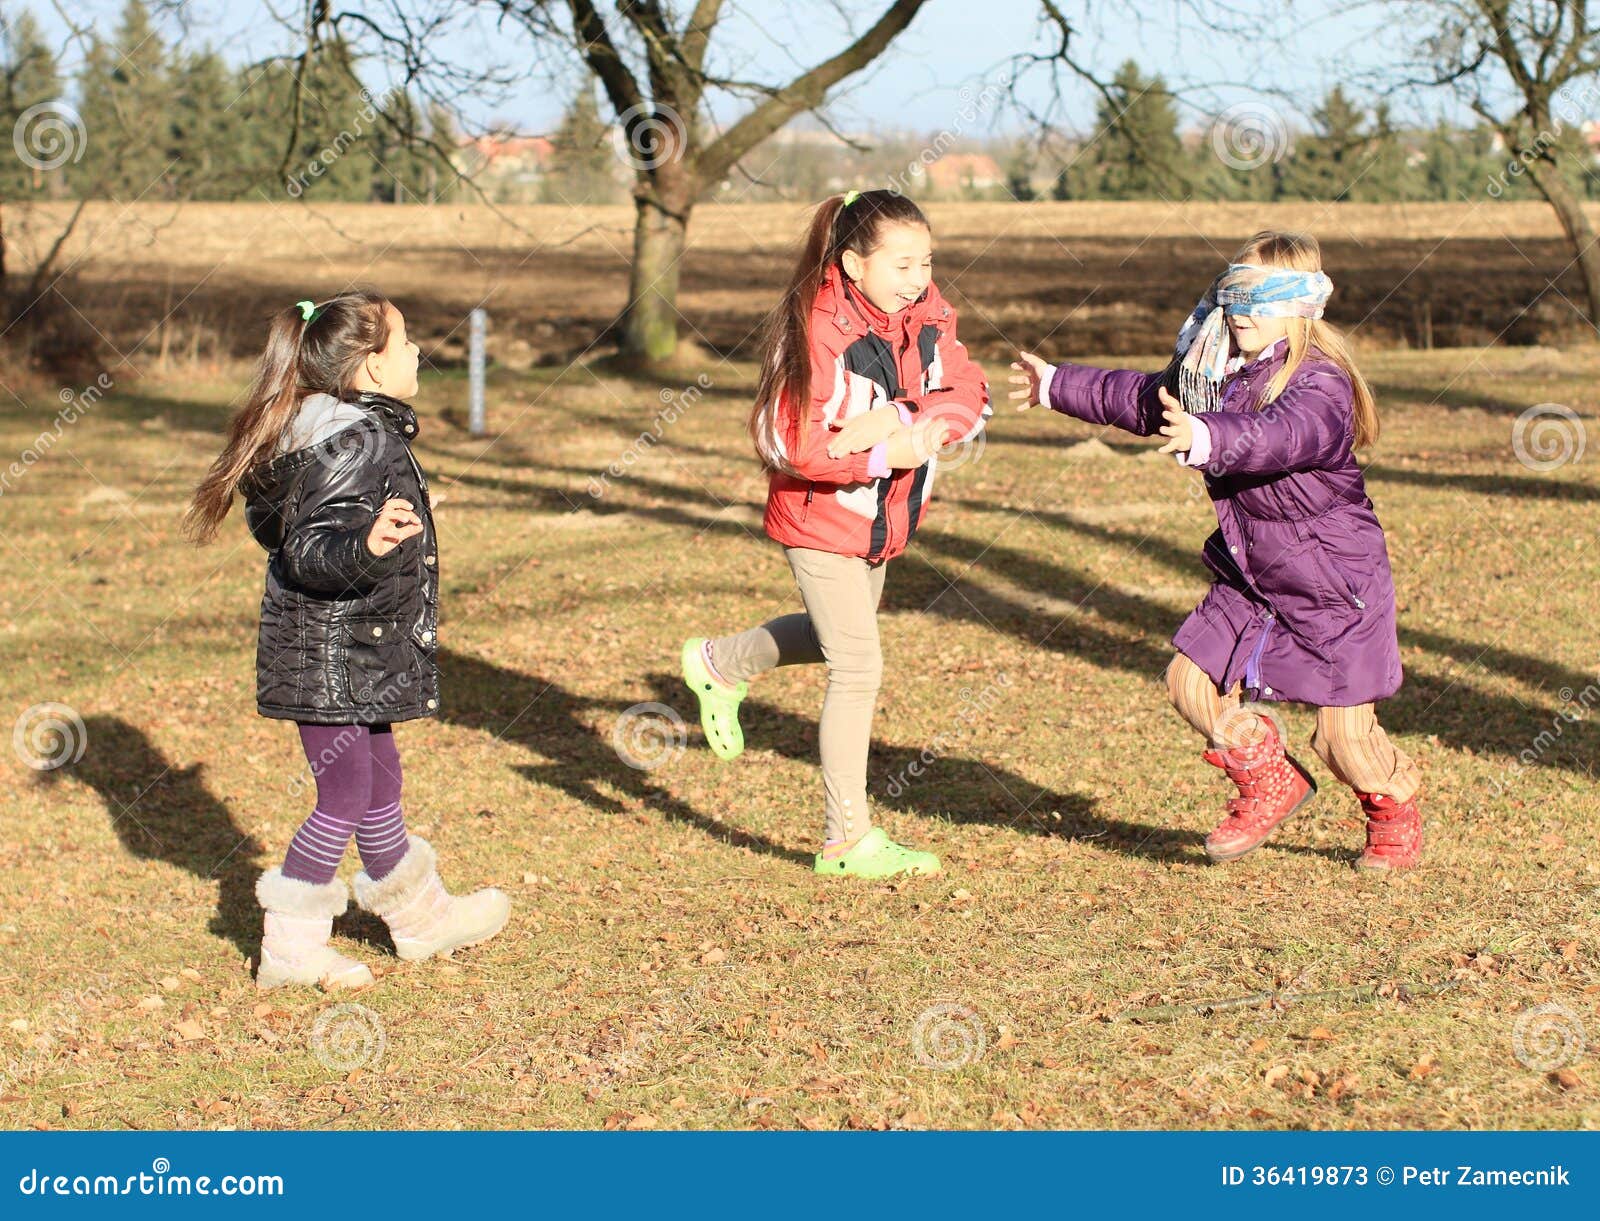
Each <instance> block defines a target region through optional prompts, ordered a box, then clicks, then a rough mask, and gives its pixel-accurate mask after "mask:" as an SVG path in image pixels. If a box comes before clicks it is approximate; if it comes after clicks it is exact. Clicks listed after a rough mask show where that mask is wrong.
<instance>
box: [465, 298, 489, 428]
mask: <svg viewBox="0 0 1600 1221" xmlns="http://www.w3.org/2000/svg"><path fill="white" fill-rule="evenodd" d="M488 330H489V315H488V314H487V313H485V312H484V311H483V310H482V309H475V310H473V311H472V314H471V321H470V323H469V325H468V328H467V334H468V341H467V378H468V381H467V386H468V405H467V431H468V432H469V433H471V434H472V435H473V436H475V437H481V436H483V435H484V434H485V433H486V432H488V431H489V429H488V425H487V424H486V423H485V421H484V410H483V360H484V356H483V349H484V339H485V337H486V336H487V334H488Z"/></svg>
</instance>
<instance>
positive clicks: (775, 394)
mask: <svg viewBox="0 0 1600 1221" xmlns="http://www.w3.org/2000/svg"><path fill="white" fill-rule="evenodd" d="M852 196H853V198H852ZM846 199H849V200H850V203H849V204H848V205H846V203H845V200H846ZM891 225H920V226H921V227H922V228H924V229H926V228H928V218H927V217H926V216H924V215H923V214H922V209H921V208H919V207H917V205H916V204H914V203H912V202H911V200H909V199H907V198H906V197H905V196H904V195H901V194H900V193H899V192H897V191H861V192H852V193H851V195H835V196H833V197H832V198H831V199H825V200H823V201H822V203H821V204H819V205H818V206H817V210H816V212H814V213H813V214H812V217H811V225H810V227H809V228H808V229H807V230H806V236H805V241H804V242H803V243H802V245H801V247H800V254H799V257H798V258H797V259H796V260H795V265H794V273H793V274H792V275H791V276H790V277H789V286H788V288H787V289H785V290H784V294H783V299H782V300H781V301H780V302H779V303H778V306H777V308H776V309H774V310H773V311H772V313H771V314H770V315H768V317H767V322H766V329H765V334H764V337H763V340H762V345H761V381H760V384H759V385H758V386H757V387H756V402H755V406H754V407H753V408H752V409H751V411H750V421H749V429H750V439H751V441H753V442H754V443H755V447H756V456H757V457H758V458H760V459H761V464H762V465H763V466H765V467H766V468H767V469H768V470H777V471H782V472H783V473H784V474H786V475H793V474H794V473H795V471H794V468H793V466H791V465H790V463H789V460H788V459H787V458H786V457H784V453H785V449H786V448H787V452H788V453H799V452H800V449H801V448H802V447H803V446H804V445H805V432H806V421H807V420H808V418H809V416H810V406H811V309H812V306H813V305H814V304H815V303H816V300H817V292H818V290H820V289H821V288H822V282H823V280H824V279H825V278H826V277H827V274H828V269H829V268H830V267H832V266H833V265H834V264H835V263H837V262H839V260H840V259H841V258H842V257H843V255H844V252H845V251H846V250H854V251H855V252H856V253H857V254H859V255H861V256H862V257H863V258H865V257H866V256H867V255H869V254H871V253H872V252H873V251H874V250H876V249H877V248H878V247H879V246H880V245H882V244H883V231H884V230H885V229H887V228H888V227H889V226H891ZM785 404H788V410H787V411H785Z"/></svg>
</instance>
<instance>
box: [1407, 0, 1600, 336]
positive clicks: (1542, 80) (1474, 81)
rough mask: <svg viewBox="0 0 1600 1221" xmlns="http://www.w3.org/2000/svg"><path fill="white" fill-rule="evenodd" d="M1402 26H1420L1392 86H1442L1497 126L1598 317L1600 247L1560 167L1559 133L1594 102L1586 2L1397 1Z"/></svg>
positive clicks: (1596, 51)
mask: <svg viewBox="0 0 1600 1221" xmlns="http://www.w3.org/2000/svg"><path fill="white" fill-rule="evenodd" d="M1385 7H1387V8H1389V9H1392V10H1395V11H1396V16H1397V17H1398V20H1397V21H1396V22H1395V26H1396V28H1397V29H1400V30H1409V31H1417V32H1419V35H1420V36H1418V37H1416V41H1415V44H1414V49H1413V52H1412V59H1411V60H1410V61H1409V62H1408V63H1407V64H1406V65H1405V69H1404V73H1405V75H1404V76H1403V78H1402V80H1401V82H1400V87H1402V88H1405V87H1416V86H1422V87H1425V88H1430V89H1448V90H1451V91H1452V92H1453V93H1454V95H1455V96H1457V97H1458V98H1460V99H1461V100H1462V101H1464V102H1465V103H1466V105H1468V106H1469V107H1471V109H1472V111H1473V112H1474V113H1475V114H1477V115H1478V116H1479V117H1480V118H1481V119H1483V120H1484V122H1486V123H1488V124H1490V125H1491V126H1492V127H1493V128H1494V129H1495V130H1496V131H1498V132H1499V133H1500V137H1501V139H1502V140H1504V141H1505V145H1506V148H1507V149H1508V150H1509V151H1510V154H1511V156H1512V158H1513V159H1512V160H1510V161H1509V162H1508V172H1509V173H1515V174H1521V173H1526V174H1527V176H1528V179H1529V181H1530V182H1532V183H1533V185H1534V188H1535V189H1536V190H1537V191H1538V192H1539V194H1540V195H1542V196H1544V198H1545V200H1546V201H1547V202H1548V203H1549V204H1550V206H1551V208H1553V209H1554V210H1555V214H1556V219H1557V220H1558V221H1559V222H1560V224H1561V231H1562V232H1563V233H1564V234H1565V235H1566V239H1567V242H1568V244H1569V246H1570V247H1571V249H1572V256H1573V261H1574V262H1575V263H1577V265H1578V268H1579V270H1580V272H1581V274H1582V276H1583V286H1584V292H1585V294H1586V296H1587V305H1588V313H1589V323H1590V325H1591V326H1594V325H1596V324H1600V248H1597V246H1596V238H1595V230H1594V226H1593V225H1592V224H1591V223H1590V222H1589V218H1588V217H1587V216H1586V215H1585V214H1584V211H1583V204H1582V200H1581V198H1580V196H1579V194H1578V192H1577V190H1575V189H1574V187H1573V185H1572V183H1571V182H1570V181H1569V180H1568V179H1567V177H1566V176H1565V175H1564V174H1563V173H1562V165H1561V158H1562V156H1563V155H1565V154H1564V153H1563V149H1562V145H1561V135H1562V132H1563V129H1564V128H1565V127H1566V126H1567V125H1569V124H1575V123H1576V122H1578V121H1579V120H1580V119H1581V118H1582V116H1584V115H1586V114H1590V113H1593V112H1594V110H1595V104H1596V102H1597V101H1600V28H1597V26H1596V23H1595V20H1594V18H1593V16H1592V15H1591V14H1590V12H1589V6H1588V4H1587V2H1586V0H1405V2H1404V3H1399V4H1389V5H1386V6H1385Z"/></svg>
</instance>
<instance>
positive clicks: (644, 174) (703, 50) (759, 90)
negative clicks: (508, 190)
mask: <svg viewBox="0 0 1600 1221" xmlns="http://www.w3.org/2000/svg"><path fill="white" fill-rule="evenodd" d="M493 2H494V3H496V4H497V5H498V7H499V8H500V10H501V13H502V15H503V19H504V20H506V21H507V22H514V23H516V24H519V25H521V26H522V27H523V28H525V29H526V30H527V31H528V32H529V33H530V34H531V35H533V36H534V37H535V38H536V39H539V40H542V41H554V42H558V43H560V44H561V45H563V46H565V47H566V48H568V49H570V51H571V52H572V53H573V54H575V55H576V56H577V57H578V59H579V61H580V62H581V64H582V65H583V66H584V67H585V68H586V70H587V71H588V72H590V73H591V74H592V75H593V76H594V77H595V79H597V80H598V81H599V82H600V85H601V88H602V89H604V91H605V95H606V99H607V101H608V102H609V103H610V105H611V108H612V110H613V111H614V112H615V115H616V118H617V122H618V123H619V124H620V126H621V128H622V133H623V138H624V140H625V141H626V145H627V149H628V152H629V156H630V161H631V164H632V168H633V173H634V187H633V196H634V205H635V210H636V211H635V218H634V233H633V261H632V267H631V271H630V280H629V285H628V306H627V309H626V311H625V313H624V314H623V316H622V318H621V320H620V321H621V327H620V332H621V333H620V341H621V347H622V351H623V353H624V355H625V356H628V357H630V358H632V359H635V360H640V361H645V362H654V361H661V360H665V359H667V358H669V357H671V356H672V355H673V353H674V352H675V351H676V350H677V346H678V309H677V298H678V267H679V264H680V262H681V260H682V258H683V252H684V245H685V241H686V238H687V234H688V227H689V217H690V214H691V212H692V211H693V209H694V205H695V203H696V202H697V201H699V200H700V199H701V198H703V197H704V195H705V194H706V192H708V191H709V190H711V189H714V188H715V186H716V185H717V184H718V183H719V182H721V181H722V180H723V179H724V178H725V177H726V176H727V175H728V174H729V173H730V172H731V171H732V170H733V168H734V166H735V165H737V164H738V162H739V160H740V159H741V158H742V157H744V156H745V155H746V154H747V153H749V152H750V151H751V150H752V149H754V148H755V147H756V146H757V145H758V144H760V143H761V142H762V141H763V140H765V139H767V137H769V136H771V135H772V134H774V133H775V132H777V131H778V130H779V129H780V128H782V127H783V126H784V125H785V124H786V123H788V122H789V120H790V119H792V118H794V117H795V116H796V115H798V114H801V113H802V112H805V111H811V110H815V109H817V108H818V107H819V106H821V105H822V104H823V102H824V101H825V99H826V98H827V95H828V92H829V91H830V90H831V89H833V87H834V86H836V85H838V84H839V83H840V82H841V81H843V80H844V79H845V78H847V77H849V76H850V75H852V74H853V73H856V72H859V71H860V70H861V69H863V68H865V67H866V66H867V65H869V64H870V63H872V62H873V61H874V60H875V59H877V58H878V56H880V55H882V54H883V52H884V51H885V50H886V49H887V48H888V46H889V44H890V43H891V42H892V41H893V39H894V38H895V36H896V35H898V34H899V33H900V32H901V31H902V30H904V29H905V28H906V26H907V25H908V24H910V22H911V19H912V18H913V17H915V16H916V15H917V13H918V11H919V10H920V9H921V8H922V7H923V5H924V4H925V3H926V2H927V0H892V2H891V3H889V4H888V5H887V7H885V8H884V9H883V10H882V11H881V12H880V13H879V14H878V16H877V19H876V20H875V21H874V22H873V23H872V24H871V26H869V27H868V28H867V29H866V30H865V31H864V32H862V33H861V34H860V35H859V36H857V37H856V38H855V39H854V40H853V41H851V42H850V43H849V44H848V45H847V46H845V47H843V48H842V49H841V50H839V51H838V52H837V53H836V54H834V55H832V56H830V57H829V58H827V59H824V60H822V61H821V62H819V63H817V64H815V65H814V66H812V67H810V68H808V69H806V70H804V71H802V72H800V73H798V74H797V75H795V76H794V77H793V78H792V79H790V80H788V81H786V82H783V83H781V84H772V83H770V82H765V81H757V80H749V79H736V78H731V77H723V76H719V75H718V74H717V73H715V72H714V71H713V70H712V68H711V67H710V66H709V62H708V61H709V56H710V52H711V49H712V43H713V39H714V38H715V36H716V33H717V29H718V25H719V23H720V22H721V21H722V20H723V18H724V17H725V15H726V13H725V10H726V9H727V8H728V7H729V6H727V5H726V4H725V3H724V0H695V3H694V5H693V7H692V8H691V9H690V11H689V12H688V13H687V15H680V14H678V13H675V12H674V11H673V10H672V6H670V5H668V4H666V3H662V2H660V0H617V3H616V4H615V5H614V6H613V7H614V12H612V13H610V14H607V13H603V12H602V11H601V9H600V7H599V6H598V5H597V4H595V3H593V2H592V0H493ZM711 90H716V91H719V92H721V93H723V94H726V95H731V96H734V97H741V98H748V99H750V100H751V105H750V108H749V109H748V110H747V111H746V112H745V113H744V114H743V115H742V116H741V117H740V118H739V119H738V120H737V121H735V122H734V123H733V124H731V125H730V126H728V127H727V128H726V129H725V130H723V131H721V132H718V133H714V134H713V133H712V132H711V130H710V127H711V125H710V123H709V120H708V118H707V116H706V114H705V103H706V97H707V93H708V91H711Z"/></svg>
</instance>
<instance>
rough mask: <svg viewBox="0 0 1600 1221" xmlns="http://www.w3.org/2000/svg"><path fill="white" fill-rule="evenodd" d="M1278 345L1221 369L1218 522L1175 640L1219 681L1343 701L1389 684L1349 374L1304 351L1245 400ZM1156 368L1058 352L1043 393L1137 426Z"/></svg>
mask: <svg viewBox="0 0 1600 1221" xmlns="http://www.w3.org/2000/svg"><path fill="white" fill-rule="evenodd" d="M1286 348H1287V345H1280V347H1279V350H1278V351H1277V352H1276V353H1275V354H1269V355H1267V356H1266V357H1265V358H1264V359H1261V360H1256V361H1251V362H1250V363H1249V364H1246V365H1245V366H1244V367H1243V368H1242V369H1240V370H1239V371H1238V372H1237V373H1234V374H1233V375H1232V376H1230V377H1229V378H1228V380H1227V381H1226V382H1225V383H1224V385H1223V389H1222V410H1220V411H1213V412H1207V413H1206V414H1205V415H1203V416H1200V417H1198V418H1199V419H1202V420H1203V421H1204V422H1205V426H1206V428H1207V430H1208V431H1209V432H1210V434H1211V454H1210V457H1209V459H1208V460H1207V461H1206V464H1205V478H1206V489H1207V491H1209V492H1210V494H1211V500H1212V503H1213V504H1214V505H1215V506H1216V510H1217V523H1218V525H1219V527H1220V529H1218V530H1217V531H1216V533H1214V534H1212V535H1211V537H1210V538H1208V539H1207V540H1206V544H1205V549H1204V551H1203V553H1202V558H1203V559H1204V560H1205V563H1206V566H1207V567H1208V568H1210V569H1211V571H1212V572H1213V573H1214V574H1215V576H1216V580H1215V583H1214V584H1213V585H1212V586H1211V590H1210V592H1209V593H1207V594H1206V596H1205V599H1204V600H1203V601H1202V602H1201V603H1200V605H1199V606H1198V607H1196V608H1195V610H1194V613H1193V614H1191V615H1190V616H1189V617H1188V618H1187V619H1186V620H1184V622H1183V626H1182V627H1180V628H1179V629H1178V631H1177V634H1176V635H1175V636H1173V638H1172V643H1173V645H1174V646H1175V647H1176V648H1177V649H1178V650H1179V651H1180V652H1182V653H1185V654H1187V655H1188V657H1189V658H1190V659H1191V660H1192V661H1194V662H1195V664H1196V665H1198V666H1199V667H1200V668H1201V669H1203V670H1204V671H1205V672H1206V673H1207V674H1209V675H1210V676H1211V678H1212V680H1213V681H1214V682H1216V684H1217V686H1218V687H1219V688H1220V689H1222V690H1224V691H1226V690H1229V689H1230V688H1232V686H1233V684H1234V683H1236V682H1238V683H1242V684H1243V687H1244V691H1245V695H1246V698H1250V699H1265V700H1294V701H1298V702H1300V703H1306V704H1314V705H1316V706H1318V707H1349V706H1353V705H1356V704H1365V703H1370V702H1372V701H1375V700H1380V699H1383V698H1385V697H1387V696H1390V695H1393V694H1394V693H1395V692H1396V691H1397V690H1399V688H1400V677H1401V676H1400V646H1399V642H1398V641H1397V640H1396V638H1395V608H1394V577H1393V576H1392V574H1391V573H1390V571H1389V553H1388V549H1387V548H1386V547H1385V545H1384V540H1383V527H1382V526H1381V525H1379V524H1378V518H1377V515H1376V514H1375V513H1374V512H1373V511H1372V501H1371V500H1370V499H1369V498H1368V497H1367V491H1366V484H1365V482H1364V481H1363V480H1362V477H1361V468H1360V467H1359V466H1357V465H1356V460H1355V456H1354V453H1353V435H1354V416H1353V413H1352V410H1351V405H1352V394H1351V388H1350V379H1349V378H1348V377H1346V376H1345V373H1344V371H1343V370H1342V369H1340V368H1339V367H1338V366H1337V365H1335V364H1333V363H1332V362H1331V361H1328V360H1326V359H1324V358H1322V357H1321V354H1320V353H1317V352H1315V351H1313V352H1310V353H1308V354H1307V356H1306V359H1305V360H1304V361H1302V362H1301V365H1300V367H1299V368H1298V369H1297V370H1296V371H1295V374H1294V376H1293V377H1292V378H1291V379H1290V380H1289V384H1288V385H1287V386H1285V387H1284V391H1283V393H1282V394H1281V395H1279V396H1278V399H1277V400H1276V401H1275V402H1273V403H1272V404H1270V405H1269V406H1267V407H1266V408H1264V409H1262V410H1261V411H1257V410H1255V406H1254V405H1255V403H1256V402H1257V400H1258V399H1259V396H1260V394H1261V392H1262V390H1263V389H1264V388H1265V387H1266V384H1267V382H1268V381H1269V380H1270V379H1271V377H1272V375H1273V373H1274V372H1275V371H1276V370H1277V369H1279V368H1280V367H1281V366H1282V364H1283V362H1284V360H1285V359H1286V355H1287V352H1286ZM1160 382H1161V374H1159V373H1139V372H1136V371H1134V370H1131V369H1094V368H1089V367H1087V366H1084V365H1061V366H1059V367H1058V368H1057V369H1056V373H1055V377H1054V378H1053V379H1052V380H1051V383H1050V406H1051V408H1052V409H1054V410H1056V411H1059V412H1062V413H1063V414H1065V415H1070V416H1075V417H1076V418H1078V419H1080V420H1087V421H1088V422H1089V423H1091V424H1112V425H1115V426H1116V427H1118V428H1123V429H1126V430H1127V431H1129V432H1132V433H1136V434H1138V435H1139V436H1142V437H1143V436H1150V435H1152V434H1154V433H1156V432H1157V431H1158V430H1159V429H1160V428H1161V425H1162V422H1163V421H1162V418H1161V402H1160V400H1159V399H1158V398H1157V397H1156V388H1157V386H1158V385H1159V384H1160Z"/></svg>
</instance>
